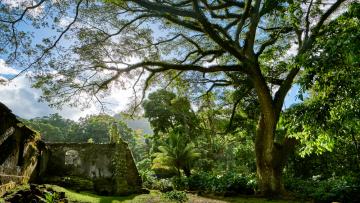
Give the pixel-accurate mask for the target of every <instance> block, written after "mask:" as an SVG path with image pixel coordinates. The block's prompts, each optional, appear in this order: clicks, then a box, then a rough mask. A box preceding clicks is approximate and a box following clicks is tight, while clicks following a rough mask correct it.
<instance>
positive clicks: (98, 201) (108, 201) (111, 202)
mask: <svg viewBox="0 0 360 203" xmlns="http://www.w3.org/2000/svg"><path fill="white" fill-rule="evenodd" d="M47 187H48V188H49V187H50V188H52V189H53V190H55V191H57V192H65V196H66V197H67V198H68V200H69V201H70V202H74V203H75V202H76V203H173V202H172V201H169V200H167V199H164V197H163V196H162V193H161V192H159V191H156V190H152V191H150V194H141V195H130V196H126V197H114V196H98V195H95V194H91V193H86V192H80V193H78V192H75V191H72V190H68V189H65V188H63V187H59V186H56V185H47ZM187 196H188V198H189V202H192V203H296V202H298V201H291V200H268V199H265V198H255V197H248V198H247V197H218V196H209V197H202V196H197V195H193V194H187ZM0 203H3V201H2V199H1V198H0Z"/></svg>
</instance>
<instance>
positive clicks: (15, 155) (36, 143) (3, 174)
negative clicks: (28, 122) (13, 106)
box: [0, 103, 45, 195]
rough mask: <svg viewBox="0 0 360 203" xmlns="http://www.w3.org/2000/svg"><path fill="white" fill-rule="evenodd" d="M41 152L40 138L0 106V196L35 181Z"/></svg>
mask: <svg viewBox="0 0 360 203" xmlns="http://www.w3.org/2000/svg"><path fill="white" fill-rule="evenodd" d="M44 149H45V144H44V143H43V142H42V141H41V140H40V134H38V133H36V132H35V131H33V130H31V129H29V128H28V127H26V126H25V125H23V124H22V123H21V122H20V121H19V120H18V119H17V118H16V116H15V115H14V114H12V113H11V110H10V109H8V108H7V107H6V106H5V105H4V104H2V103H0V195H2V193H4V192H5V191H6V190H8V189H11V188H12V187H14V186H15V185H16V184H22V183H27V182H28V181H35V180H36V179H37V178H38V173H37V168H38V165H39V157H40V156H41V154H42V153H43V150H44Z"/></svg>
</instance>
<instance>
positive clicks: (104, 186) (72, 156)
mask: <svg viewBox="0 0 360 203" xmlns="http://www.w3.org/2000/svg"><path fill="white" fill-rule="evenodd" d="M48 149H49V151H48V159H47V160H48V164H47V168H46V171H45V173H44V175H45V176H44V177H49V176H50V177H51V176H59V177H63V176H77V177H80V178H84V179H88V180H92V181H93V183H94V190H95V191H96V192H97V193H99V194H109V195H110V194H111V195H128V194H131V193H139V192H141V185H142V182H141V177H140V175H139V173H138V171H137V168H136V166H135V163H134V160H133V157H132V155H131V152H130V150H129V148H128V146H127V144H126V143H125V142H122V141H120V142H118V143H113V144H93V143H48ZM43 182H46V181H45V180H43Z"/></svg>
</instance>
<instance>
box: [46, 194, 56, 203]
mask: <svg viewBox="0 0 360 203" xmlns="http://www.w3.org/2000/svg"><path fill="white" fill-rule="evenodd" d="M44 196H45V201H46V203H56V202H57V200H58V199H59V194H58V193H57V192H53V193H51V192H46V193H45V194H44Z"/></svg>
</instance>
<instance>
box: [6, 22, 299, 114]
mask: <svg viewBox="0 0 360 203" xmlns="http://www.w3.org/2000/svg"><path fill="white" fill-rule="evenodd" d="M70 21H71V18H69V22H70ZM69 22H66V21H64V22H61V23H63V25H67V24H68V23H69ZM157 26H159V25H156V24H154V25H152V26H151V27H152V28H154V30H159V29H157V28H156V27H157ZM19 29H21V30H23V31H31V32H34V38H33V41H34V43H37V42H40V41H41V40H42V39H43V38H44V37H48V36H51V35H53V34H54V33H56V32H55V31H54V30H51V29H38V30H37V29H34V28H33V27H32V26H31V25H29V24H27V23H22V24H20V27H19ZM154 35H155V36H157V37H158V36H162V35H163V33H160V32H155V33H154ZM61 43H62V45H64V44H66V43H68V42H67V41H66V40H62V41H61ZM5 58H6V56H1V55H0V78H1V77H3V78H11V77H12V76H14V75H16V74H17V73H18V72H19V70H21V68H19V67H16V66H10V65H8V64H6V62H5V60H4V59H5ZM297 92H298V86H294V87H293V88H292V89H291V90H290V91H289V94H288V95H287V97H286V100H285V104H284V108H288V107H289V106H290V105H291V104H293V103H297V102H300V101H299V100H296V95H297ZM131 94H132V92H131V91H130V90H112V92H111V94H110V95H109V96H108V97H107V98H105V101H107V100H108V101H112V105H110V106H109V109H110V112H109V113H117V112H120V111H122V110H124V109H125V108H126V106H127V104H128V103H129V102H131V101H130V97H131ZM40 96H41V91H39V90H37V89H34V88H31V82H30V81H29V79H27V78H26V77H25V76H24V75H22V76H20V77H18V78H16V79H14V80H13V81H12V82H11V83H10V84H8V85H5V86H4V85H0V102H3V103H4V104H5V105H7V106H8V107H9V108H10V109H12V110H13V112H14V113H15V114H16V115H18V116H20V117H23V118H33V117H40V116H46V115H49V114H51V113H59V114H61V115H62V116H64V117H66V118H70V119H75V120H76V119H78V118H79V117H83V116H85V115H87V114H96V113H99V112H100V108H99V107H97V106H96V105H95V104H94V105H91V106H90V108H88V109H83V110H82V109H79V108H70V107H68V106H64V107H63V108H62V109H60V110H59V109H52V108H50V107H49V105H48V104H47V103H41V102H39V101H38V100H39V98H40Z"/></svg>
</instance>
